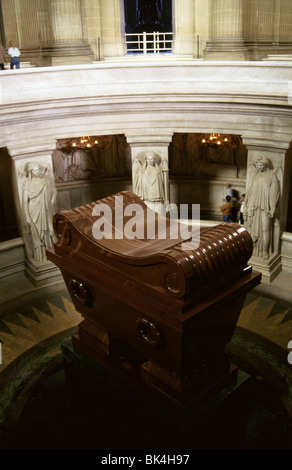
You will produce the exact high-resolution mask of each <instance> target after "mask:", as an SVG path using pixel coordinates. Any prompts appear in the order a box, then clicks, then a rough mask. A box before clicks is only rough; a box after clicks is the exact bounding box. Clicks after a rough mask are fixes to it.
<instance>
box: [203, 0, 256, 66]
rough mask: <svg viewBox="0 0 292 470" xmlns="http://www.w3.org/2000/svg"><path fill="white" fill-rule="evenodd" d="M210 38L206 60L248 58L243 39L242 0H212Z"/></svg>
mask: <svg viewBox="0 0 292 470" xmlns="http://www.w3.org/2000/svg"><path fill="white" fill-rule="evenodd" d="M211 14H212V16H211V31H212V33H211V34H212V36H211V40H210V41H208V42H207V45H206V49H205V51H204V58H205V59H206V60H248V59H249V53H248V50H247V49H246V47H245V45H244V41H243V0H212V5H211Z"/></svg>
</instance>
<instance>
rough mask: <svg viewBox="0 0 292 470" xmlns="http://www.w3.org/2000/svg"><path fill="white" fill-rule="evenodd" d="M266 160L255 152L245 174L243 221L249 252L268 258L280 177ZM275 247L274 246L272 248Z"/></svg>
mask: <svg viewBox="0 0 292 470" xmlns="http://www.w3.org/2000/svg"><path fill="white" fill-rule="evenodd" d="M269 165H270V162H269V160H268V159H267V158H265V157H264V156H259V157H258V158H257V159H256V160H255V161H254V162H253V165H252V168H251V171H250V173H249V175H248V181H247V188H246V196H245V207H244V221H245V225H246V228H247V230H248V231H249V233H250V235H251V237H252V239H253V244H254V250H253V255H254V256H259V257H262V258H263V259H268V258H269V257H270V255H271V254H272V253H273V252H275V249H274V248H275V246H276V244H277V240H276V238H277V237H278V234H275V233H274V232H276V229H277V227H278V225H279V217H278V216H277V214H276V209H277V205H278V202H279V198H280V180H279V178H278V176H277V171H276V170H272V169H271V168H270V167H269ZM276 250H277V248H276Z"/></svg>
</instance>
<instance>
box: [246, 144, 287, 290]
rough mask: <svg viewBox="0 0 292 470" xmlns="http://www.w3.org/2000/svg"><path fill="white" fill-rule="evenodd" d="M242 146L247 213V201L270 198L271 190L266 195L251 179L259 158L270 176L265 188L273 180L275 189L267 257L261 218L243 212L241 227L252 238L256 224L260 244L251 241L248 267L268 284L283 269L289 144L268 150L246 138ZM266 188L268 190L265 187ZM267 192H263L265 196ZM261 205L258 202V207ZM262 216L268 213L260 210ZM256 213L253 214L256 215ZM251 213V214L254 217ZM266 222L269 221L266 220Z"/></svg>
mask: <svg viewBox="0 0 292 470" xmlns="http://www.w3.org/2000/svg"><path fill="white" fill-rule="evenodd" d="M243 143H244V145H245V146H246V148H247V150H248V162H247V179H246V191H245V192H246V207H245V209H246V211H249V210H251V209H252V206H251V204H249V203H248V200H247V198H248V196H247V194H248V193H249V198H250V200H251V198H253V196H254V195H257V197H258V196H259V194H261V193H262V194H265V196H266V197H268V195H270V194H271V191H274V189H269V191H268V192H267V191H266V189H265V188H264V183H261V178H260V179H258V180H257V181H256V180H255V179H254V175H255V171H257V170H256V168H257V165H256V163H255V162H256V161H258V160H259V158H260V157H264V159H265V160H266V161H267V162H268V163H267V165H266V170H265V172H268V171H269V172H270V177H269V178H268V177H267V179H265V184H267V181H268V180H269V183H270V188H272V179H274V178H276V180H275V181H277V185H278V200H277V203H276V207H275V212H274V213H273V214H269V216H270V217H269V229H268V238H269V244H268V253H267V254H265V253H264V251H263V248H262V247H261V245H260V243H261V240H260V239H261V237H262V234H263V231H264V227H263V224H264V223H265V222H264V220H263V218H262V216H260V217H261V219H259V218H256V215H254V219H252V218H249V215H251V213H248V212H246V213H245V214H244V215H245V220H244V225H245V227H246V229H247V230H248V231H249V232H250V234H251V235H252V236H254V235H255V228H256V224H257V223H258V222H259V224H260V225H259V233H260V237H259V240H254V252H253V256H252V258H251V260H250V262H251V264H252V265H253V266H254V268H255V269H256V270H258V271H261V272H262V275H263V282H271V281H272V280H273V279H274V278H275V277H276V276H277V274H278V273H279V272H280V271H281V269H282V264H281V244H280V240H281V235H282V233H283V231H285V228H286V221H287V211H288V191H286V190H285V187H288V186H287V185H288V184H289V178H290V172H291V170H290V166H291V157H292V155H291V152H288V148H289V142H282V144H281V146H280V145H279V146H278V147H274V148H271V146H269V144H268V143H266V142H264V141H260V140H257V141H255V140H254V139H249V138H243ZM266 187H267V186H266ZM265 191H266V192H265ZM259 204H260V203H259V202H258V205H259ZM262 209H263V210H262V211H261V213H262V214H263V217H264V212H267V209H266V208H264V207H262ZM256 212H257V211H255V213H256ZM255 213H254V214H255ZM267 220H268V219H267Z"/></svg>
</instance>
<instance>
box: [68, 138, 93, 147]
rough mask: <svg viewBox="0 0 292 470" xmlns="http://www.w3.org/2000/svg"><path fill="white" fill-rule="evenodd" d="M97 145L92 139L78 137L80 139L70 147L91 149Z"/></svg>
mask: <svg viewBox="0 0 292 470" xmlns="http://www.w3.org/2000/svg"><path fill="white" fill-rule="evenodd" d="M97 144H98V140H97V139H94V138H93V137H89V136H87V137H80V139H78V140H77V142H73V143H72V147H78V148H91V147H94V145H97Z"/></svg>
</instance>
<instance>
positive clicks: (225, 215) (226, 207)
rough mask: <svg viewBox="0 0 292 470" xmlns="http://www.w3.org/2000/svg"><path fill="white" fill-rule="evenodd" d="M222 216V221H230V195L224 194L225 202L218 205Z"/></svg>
mask: <svg viewBox="0 0 292 470" xmlns="http://www.w3.org/2000/svg"><path fill="white" fill-rule="evenodd" d="M220 210H221V212H222V216H223V222H231V211H232V202H231V197H230V196H226V202H225V204H223V206H221V207H220Z"/></svg>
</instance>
